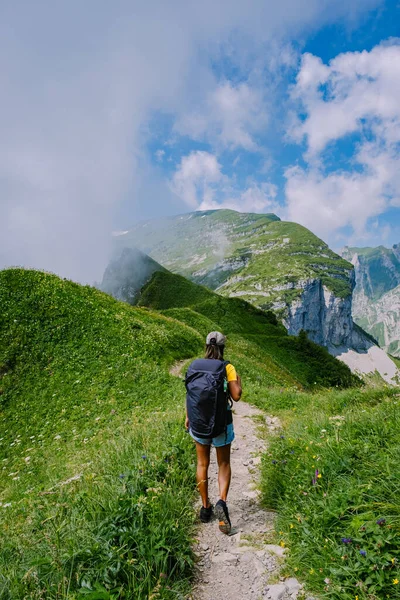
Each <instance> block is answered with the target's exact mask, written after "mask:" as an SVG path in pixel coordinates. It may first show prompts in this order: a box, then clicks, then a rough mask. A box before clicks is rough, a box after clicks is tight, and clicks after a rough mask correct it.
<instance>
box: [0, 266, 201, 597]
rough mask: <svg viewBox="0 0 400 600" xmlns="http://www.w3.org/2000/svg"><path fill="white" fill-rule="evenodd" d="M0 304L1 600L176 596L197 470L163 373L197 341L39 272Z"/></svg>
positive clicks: (157, 318)
mask: <svg viewBox="0 0 400 600" xmlns="http://www.w3.org/2000/svg"><path fill="white" fill-rule="evenodd" d="M0 305H1V308H2V311H1V313H2V318H1V322H0V342H1V343H0V386H1V396H0V402H1V414H0V428H1V429H0V456H1V461H2V462H1V464H2V465H3V466H2V471H1V475H0V478H1V496H0V502H1V503H0V527H1V531H2V535H1V538H0V598H1V599H2V600H3V599H4V600H5V599H11V598H12V599H13V600H14V599H16V598H24V599H25V598H66V597H68V598H71V599H72V598H99V599H100V598H133V597H134V598H138V599H140V598H147V597H148V595H149V594H150V593H151V592H152V591H153V590H154V589H155V588H157V586H159V587H163V589H164V588H165V590H164V592H163V593H164V595H163V597H164V598H176V597H177V596H176V593H177V592H178V590H179V589H185V585H186V584H185V583H184V582H185V580H186V577H187V575H188V574H189V573H190V567H191V564H192V558H191V553H190V535H191V525H192V522H193V514H192V508H191V498H192V494H193V491H194V479H193V473H194V470H193V455H192V452H191V446H190V444H189V442H188V440H187V439H186V437H187V436H185V433H184V430H183V428H182V383H181V382H180V381H177V380H176V379H175V378H173V377H171V376H170V375H169V373H168V368H169V366H170V365H171V363H173V361H174V360H176V359H185V358H188V357H190V356H193V355H196V354H198V353H199V352H200V350H201V347H202V340H201V338H200V336H199V335H198V334H197V332H195V331H194V330H193V329H190V328H188V327H186V326H185V325H183V324H180V323H178V322H177V321H174V320H171V319H167V318H165V317H163V316H161V315H157V314H154V313H151V312H149V311H147V310H146V309H134V308H131V307H130V306H128V305H127V304H123V303H121V302H117V301H116V300H114V299H113V298H111V297H109V296H107V295H105V294H103V293H101V292H98V291H97V290H95V289H92V288H89V287H81V286H79V285H76V284H74V283H71V282H69V281H63V280H60V279H59V278H57V277H55V276H53V275H48V274H44V273H40V272H35V271H23V270H9V271H3V272H1V273H0ZM161 515H162V518H161ZM95 590H96V591H95ZM90 592H91V593H92V595H90ZM96 594H97V595H96ZM101 594H102V595H101Z"/></svg>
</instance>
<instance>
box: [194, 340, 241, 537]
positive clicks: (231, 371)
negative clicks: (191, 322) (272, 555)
mask: <svg viewBox="0 0 400 600" xmlns="http://www.w3.org/2000/svg"><path fill="white" fill-rule="evenodd" d="M225 343H226V337H225V336H224V335H223V334H222V333H220V332H219V331H212V332H211V333H209V334H208V336H207V339H206V352H205V358H204V359H199V360H195V361H193V362H192V364H191V365H190V366H189V369H188V372H187V374H186V382H185V383H186V390H187V395H186V423H185V426H186V429H187V430H188V431H189V433H190V435H191V437H192V438H193V439H194V441H195V442H196V453H197V471H196V479H197V487H198V489H199V493H200V496H201V500H202V507H201V509H200V520H201V521H202V522H203V523H208V521H210V519H211V516H212V512H213V506H212V504H211V503H210V499H209V497H208V467H209V464H210V450H211V445H213V446H214V447H215V449H216V452H217V461H218V485H219V495H220V498H219V500H218V502H217V503H216V505H215V514H216V516H217V518H218V521H219V529H220V531H222V532H223V533H227V534H228V533H230V531H231V521H230V519H229V511H228V507H227V504H226V502H227V496H228V490H229V484H230V481H231V464H230V456H231V443H232V442H233V440H234V438H235V433H234V429H233V419H232V410H231V404H232V403H231V402H230V399H232V400H234V401H235V402H237V401H238V400H240V398H241V395H242V384H241V379H240V377H239V375H238V374H237V373H236V370H235V367H234V366H233V365H231V364H230V363H229V362H228V361H225V360H224V350H225Z"/></svg>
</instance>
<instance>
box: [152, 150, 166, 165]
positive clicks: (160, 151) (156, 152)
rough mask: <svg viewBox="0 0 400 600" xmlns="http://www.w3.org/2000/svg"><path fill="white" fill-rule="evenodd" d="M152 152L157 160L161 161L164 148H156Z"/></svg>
mask: <svg viewBox="0 0 400 600" xmlns="http://www.w3.org/2000/svg"><path fill="white" fill-rule="evenodd" d="M154 154H155V157H156V160H157V162H162V161H163V160H164V156H165V150H162V149H161V148H159V149H158V150H156V151H155V153H154Z"/></svg>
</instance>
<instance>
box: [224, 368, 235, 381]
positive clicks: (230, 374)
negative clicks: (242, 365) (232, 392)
mask: <svg viewBox="0 0 400 600" xmlns="http://www.w3.org/2000/svg"><path fill="white" fill-rule="evenodd" d="M226 378H227V380H228V382H229V381H237V374H236V369H235V367H234V366H233V365H231V364H229V365H226Z"/></svg>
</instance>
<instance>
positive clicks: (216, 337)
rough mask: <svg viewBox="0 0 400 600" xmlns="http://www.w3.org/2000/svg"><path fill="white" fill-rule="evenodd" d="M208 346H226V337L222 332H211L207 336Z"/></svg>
mask: <svg viewBox="0 0 400 600" xmlns="http://www.w3.org/2000/svg"><path fill="white" fill-rule="evenodd" d="M206 344H207V346H211V345H216V346H225V344H226V337H225V336H224V335H223V334H222V333H221V332H220V331H211V333H209V334H208V336H207V339H206Z"/></svg>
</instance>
